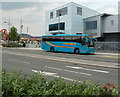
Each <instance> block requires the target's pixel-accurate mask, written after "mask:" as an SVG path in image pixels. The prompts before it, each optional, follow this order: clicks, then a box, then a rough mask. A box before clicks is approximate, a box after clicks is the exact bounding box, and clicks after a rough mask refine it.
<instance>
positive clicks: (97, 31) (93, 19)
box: [84, 15, 101, 38]
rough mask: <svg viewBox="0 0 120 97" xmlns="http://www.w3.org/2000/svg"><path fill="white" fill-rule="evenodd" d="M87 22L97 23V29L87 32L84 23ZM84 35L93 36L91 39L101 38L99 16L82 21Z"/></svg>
mask: <svg viewBox="0 0 120 97" xmlns="http://www.w3.org/2000/svg"><path fill="white" fill-rule="evenodd" d="M89 21H97V29H90V30H87V29H86V24H85V23H86V22H89ZM84 33H85V34H89V35H93V37H95V38H97V37H100V36H101V16H100V15H98V16H94V17H90V18H86V19H84Z"/></svg>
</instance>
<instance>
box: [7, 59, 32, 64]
mask: <svg viewBox="0 0 120 97" xmlns="http://www.w3.org/2000/svg"><path fill="white" fill-rule="evenodd" d="M8 59H9V60H11V61H15V62H21V63H25V64H30V63H29V62H25V61H20V60H15V59H10V58H8Z"/></svg>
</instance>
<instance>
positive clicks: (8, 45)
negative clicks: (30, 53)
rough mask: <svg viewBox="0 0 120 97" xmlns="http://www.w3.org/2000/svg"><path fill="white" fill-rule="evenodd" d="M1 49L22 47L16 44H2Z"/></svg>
mask: <svg viewBox="0 0 120 97" xmlns="http://www.w3.org/2000/svg"><path fill="white" fill-rule="evenodd" d="M2 46H3V47H23V45H20V44H17V43H9V44H2Z"/></svg>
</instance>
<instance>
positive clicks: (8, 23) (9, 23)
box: [4, 19, 11, 42]
mask: <svg viewBox="0 0 120 97" xmlns="http://www.w3.org/2000/svg"><path fill="white" fill-rule="evenodd" d="M4 23H7V25H8V39H7V40H8V42H9V33H10V26H11V22H10V19H9V21H8V22H7V21H4Z"/></svg>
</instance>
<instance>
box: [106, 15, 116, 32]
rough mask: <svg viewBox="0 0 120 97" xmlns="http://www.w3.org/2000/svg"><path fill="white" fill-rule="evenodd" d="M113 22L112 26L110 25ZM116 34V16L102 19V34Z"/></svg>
mask: <svg viewBox="0 0 120 97" xmlns="http://www.w3.org/2000/svg"><path fill="white" fill-rule="evenodd" d="M111 21H113V25H111ZM117 32H118V15H113V16H108V17H106V18H105V19H104V33H117Z"/></svg>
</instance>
